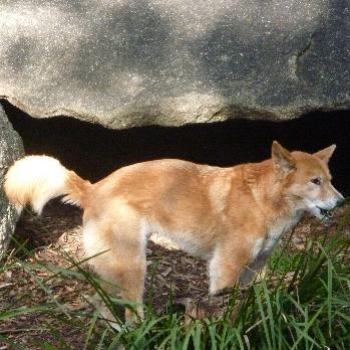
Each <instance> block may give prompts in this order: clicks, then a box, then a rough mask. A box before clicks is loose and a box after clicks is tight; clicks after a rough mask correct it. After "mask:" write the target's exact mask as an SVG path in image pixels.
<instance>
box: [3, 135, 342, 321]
mask: <svg viewBox="0 0 350 350" xmlns="http://www.w3.org/2000/svg"><path fill="white" fill-rule="evenodd" d="M334 148H335V146H331V147H328V148H326V149H325V150H322V151H320V152H318V153H316V154H314V155H312V154H308V153H303V152H289V151H287V150H286V149H284V148H283V147H282V146H281V145H279V144H278V143H277V142H274V143H273V145H272V158H271V159H269V160H266V161H263V162H260V163H251V164H242V165H237V166H234V167H230V168H220V167H212V166H207V165H198V164H194V163H191V162H186V161H182V160H174V159H168V160H167V159H165V160H157V161H151V162H145V163H138V164H134V165H131V166H128V167H124V168H122V169H119V170H117V171H116V172H114V173H112V174H111V175H109V176H107V177H106V178H104V179H103V180H101V181H99V182H97V183H95V184H93V185H91V184H90V183H88V182H86V181H84V180H82V179H81V178H79V177H78V176H77V175H76V174H75V173H74V172H70V171H68V170H66V169H65V168H63V167H62V166H61V165H60V166H59V167H58V168H57V172H58V173H59V174H61V175H60V176H61V177H62V176H63V177H66V178H65V179H64V181H63V183H64V185H61V180H60V176H57V177H58V180H57V181H56V183H57V184H58V188H57V189H56V190H55V191H54V193H55V194H56V195H57V192H58V191H61V193H59V194H66V195H68V199H69V200H70V201H71V202H73V203H76V204H78V205H80V206H81V207H83V208H84V217H83V223H84V227H83V231H84V246H85V249H86V253H87V255H88V256H94V257H93V258H92V259H91V260H90V262H91V264H92V266H93V267H94V268H95V270H96V271H97V272H98V273H99V274H100V275H101V276H102V277H103V278H104V279H106V280H108V281H111V282H113V283H115V284H117V285H119V286H120V290H119V292H120V294H121V296H122V297H123V298H125V299H127V300H130V301H133V302H135V303H138V304H139V305H141V303H142V296H143V288H144V287H143V286H144V279H145V272H146V257H145V247H146V243H147V238H148V237H149V236H150V235H151V234H152V233H157V234H158V235H160V236H164V237H166V238H167V239H170V240H172V241H173V242H175V243H176V244H177V245H178V246H179V247H180V248H182V249H183V250H185V251H186V252H188V253H190V254H193V255H195V256H199V257H202V258H204V259H206V260H208V262H209V277H210V293H212V294H216V293H218V292H220V291H222V290H223V289H225V288H228V287H231V286H233V285H234V283H236V282H237V281H238V279H239V278H240V280H241V283H248V282H249V281H250V280H251V278H252V276H253V271H254V270H258V269H260V268H261V267H262V266H263V265H264V263H265V261H266V259H267V257H268V256H269V255H270V253H271V251H272V249H273V247H274V245H275V244H276V242H277V241H278V239H279V238H280V236H281V235H282V234H283V233H284V232H285V231H286V230H288V229H289V228H291V227H292V226H294V225H295V224H296V223H297V222H298V221H299V219H300V218H301V216H302V215H303V213H304V212H307V211H308V212H311V213H312V214H314V215H316V216H317V217H319V218H321V217H322V211H321V210H320V208H323V209H332V208H334V207H335V206H336V205H337V204H338V203H339V202H340V201H342V199H343V197H342V196H341V194H340V193H339V192H337V191H336V190H335V189H334V187H333V186H332V185H331V182H330V180H331V177H330V173H329V170H328V166H327V162H328V160H329V158H330V157H331V155H332V153H333V151H334ZM46 158H47V157H46ZM46 158H45V159H46ZM24 159H28V158H24ZM46 161H47V159H46ZM20 162H23V160H22V161H19V162H17V163H15V165H14V166H13V167H12V168H11V169H10V170H9V173H8V175H7V178H6V183H5V190H6V193H7V195H8V197H9V199H10V200H11V201H12V202H13V203H17V204H18V203H20V204H21V205H24V204H26V203H28V202H29V203H34V204H35V201H36V200H37V198H36V191H37V190H36V189H37V186H40V184H38V181H37V180H35V179H34V178H33V179H32V180H30V181H28V179H27V181H26V187H25V186H23V185H22V184H21V182H20V181H17V180H16V181H15V180H14V179H15V178H16V179H21V178H22V177H21V176H17V175H16V176H15V175H14V174H16V172H17V173H18V172H20V166H19V165H18V164H20ZM55 166H57V164H56V165H55ZM15 170H16V171H15ZM315 178H319V179H320V184H319V185H318V184H315V183H313V182H312V181H315V180H314V179H315ZM45 181H47V180H45ZM31 184H32V186H31ZM51 197H52V196H51V194H50V195H49V196H48V198H49V199H50V198H51ZM39 202H40V200H39ZM34 206H35V205H34ZM39 209H40V206H39ZM99 253H101V254H99ZM96 254H97V256H96ZM98 254H99V255H98ZM138 312H139V314H140V315H142V308H141V307H139V308H138ZM126 317H127V318H128V317H130V314H129V313H127V314H126Z"/></svg>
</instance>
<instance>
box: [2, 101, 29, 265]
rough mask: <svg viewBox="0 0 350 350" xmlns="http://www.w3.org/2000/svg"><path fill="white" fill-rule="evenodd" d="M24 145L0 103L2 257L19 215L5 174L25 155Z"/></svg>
mask: <svg viewBox="0 0 350 350" xmlns="http://www.w3.org/2000/svg"><path fill="white" fill-rule="evenodd" d="M23 153H24V151H23V145H22V141H21V139H20V137H19V136H18V134H17V133H16V132H15V131H14V130H13V129H12V126H11V124H10V122H9V121H8V119H7V117H6V115H5V112H4V110H3V108H2V106H1V105H0V259H1V258H2V257H3V255H4V252H5V250H6V248H7V245H8V242H9V240H10V236H11V234H12V232H13V231H14V228H15V224H16V220H17V218H18V215H17V213H16V211H15V210H14V208H13V207H12V206H10V205H9V203H8V201H7V199H6V196H5V193H4V191H3V182H4V175H5V173H6V171H7V169H8V167H9V166H10V165H12V164H13V162H14V161H15V160H16V159H18V158H20V157H21V156H23Z"/></svg>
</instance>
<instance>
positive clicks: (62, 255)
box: [0, 201, 344, 350]
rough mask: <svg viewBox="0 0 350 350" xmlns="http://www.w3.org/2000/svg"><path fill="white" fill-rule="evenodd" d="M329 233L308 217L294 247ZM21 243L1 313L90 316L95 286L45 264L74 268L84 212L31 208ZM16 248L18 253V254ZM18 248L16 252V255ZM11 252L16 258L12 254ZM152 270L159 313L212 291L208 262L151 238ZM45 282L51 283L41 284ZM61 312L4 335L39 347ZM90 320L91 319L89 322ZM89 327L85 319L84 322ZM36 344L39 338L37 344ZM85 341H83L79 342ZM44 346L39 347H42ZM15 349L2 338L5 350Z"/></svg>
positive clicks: (0, 347) (71, 336) (22, 320)
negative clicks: (171, 303) (25, 309)
mask: <svg viewBox="0 0 350 350" xmlns="http://www.w3.org/2000/svg"><path fill="white" fill-rule="evenodd" d="M343 212H344V209H338V210H337V211H336V212H335V213H334V215H333V217H332V218H331V219H330V221H329V223H328V227H327V232H330V233H331V232H333V231H334V230H335V227H336V225H337V223H338V222H339V221H340V220H341V218H342V215H343ZM323 232H325V227H324V225H322V223H320V222H318V221H316V220H314V219H310V218H306V219H304V220H303V221H302V223H300V224H299V225H298V226H297V228H296V229H295V232H294V234H293V239H292V244H291V245H290V247H289V249H301V250H302V249H304V247H305V244H306V242H307V240H308V238H309V237H310V236H318V235H320V234H322V233H323ZM15 237H16V239H17V240H18V241H19V242H17V245H18V244H25V247H26V249H28V250H29V252H30V254H29V256H30V257H28V255H27V254H23V255H21V253H18V248H15V244H13V246H12V251H11V249H10V256H9V258H8V262H7V265H8V266H10V265H11V264H12V263H13V261H16V262H15V263H14V265H11V268H9V269H7V268H5V272H3V273H1V274H0V300H1V304H0V313H1V312H4V311H6V310H9V309H12V308H14V307H19V306H22V305H31V306H34V305H40V304H42V303H45V302H48V301H52V300H57V301H59V302H60V304H64V305H65V307H67V308H68V309H69V310H79V311H83V312H86V313H87V314H89V313H92V312H93V307H92V305H91V304H90V303H89V302H88V300H89V295H93V294H94V290H93V288H92V287H91V286H90V285H89V283H87V282H86V281H83V280H79V279H77V278H74V277H73V276H64V277H63V276H61V275H54V274H53V272H50V271H49V269H47V268H43V267H42V266H41V265H40V264H41V263H42V264H45V265H47V266H49V267H52V271H57V268H62V267H65V268H67V267H69V266H70V265H71V261H69V259H68V258H67V256H71V257H73V258H74V259H76V260H79V258H81V257H82V254H83V252H82V247H81V243H80V241H81V211H80V210H79V209H76V208H74V207H72V206H69V205H63V204H61V203H60V202H59V201H52V202H51V203H50V204H49V205H48V206H47V207H46V208H45V210H44V213H43V215H42V216H41V217H40V218H38V217H36V216H34V215H33V214H32V213H31V212H29V211H26V212H24V214H23V215H22V218H21V220H20V221H19V223H18V225H17V230H16V233H15ZM16 251H17V252H16ZM15 252H16V253H15ZM11 255H12V256H11ZM147 256H148V274H147V282H146V295H145V300H146V301H149V302H150V303H151V304H152V305H153V307H154V309H155V310H156V312H158V313H160V314H161V313H165V312H166V305H167V301H168V299H169V293H172V295H173V297H174V299H175V300H178V299H184V298H187V297H189V298H191V299H192V300H200V299H201V298H203V297H204V296H205V295H206V294H207V290H208V279H207V272H206V264H205V262H203V261H200V260H198V259H195V258H192V257H190V256H188V255H186V254H184V253H182V252H180V251H177V250H168V249H165V248H163V247H160V246H159V245H156V244H154V243H152V242H149V244H148V248H147ZM29 262H31V263H32V264H37V268H36V269H33V267H31V268H29V267H28V265H27V264H28V263H29ZM44 282H45V285H46V286H47V287H48V288H46V287H43V288H41V287H40V285H41V284H42V283H44ZM56 317H57V316H56V315H54V314H53V315H51V316H48V315H47V314H43V313H40V312H39V311H38V312H36V313H30V314H28V315H26V314H23V315H19V316H18V317H16V318H12V319H11V320H10V321H3V322H1V324H0V336H2V337H7V339H10V340H11V341H13V342H20V343H21V344H22V345H23V346H26V348H30V349H35V348H37V347H36V346H35V344H34V345H33V339H34V340H36V341H42V340H47V341H51V340H52V335H50V333H51V332H50V331H48V330H49V329H50V326H51V327H55V325H56V323H57V321H58V319H57V318H56ZM86 322H87V321H86ZM82 324H83V325H84V321H82ZM59 325H60V326H59V327H60V329H59V332H60V334H61V335H63V337H64V338H65V339H67V342H68V343H69V344H70V345H71V346H72V347H73V348H80V346H81V342H82V341H83V339H84V337H85V335H86V329H87V328H86V327H85V329H84V328H80V329H79V328H75V327H71V326H70V325H69V324H67V326H64V322H63V323H62V322H60V323H59ZM34 343H35V342H34ZM79 344H80V345H79ZM38 348H39V347H38ZM5 349H12V348H11V347H9V346H8V345H5V343H2V342H1V340H0V350H5Z"/></svg>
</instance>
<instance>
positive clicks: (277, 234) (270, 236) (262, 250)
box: [252, 215, 300, 259]
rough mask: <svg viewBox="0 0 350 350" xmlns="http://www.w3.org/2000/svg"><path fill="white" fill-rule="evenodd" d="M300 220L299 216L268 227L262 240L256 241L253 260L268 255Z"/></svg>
mask: <svg viewBox="0 0 350 350" xmlns="http://www.w3.org/2000/svg"><path fill="white" fill-rule="evenodd" d="M299 220H300V215H295V216H294V217H292V218H290V219H289V220H280V221H277V222H276V223H274V224H273V225H271V226H270V228H269V230H268V231H267V233H266V235H265V237H264V238H259V239H257V240H256V243H255V247H254V249H253V254H252V255H253V259H255V258H258V257H259V256H265V255H270V253H271V251H272V250H273V248H274V247H275V245H276V243H277V242H278V241H279V239H280V238H281V237H282V236H283V235H284V234H285V233H286V232H287V231H288V230H290V229H291V228H292V227H294V226H295V225H296V224H297V223H298V221H299Z"/></svg>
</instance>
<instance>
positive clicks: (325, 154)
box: [313, 145, 337, 164]
mask: <svg viewBox="0 0 350 350" xmlns="http://www.w3.org/2000/svg"><path fill="white" fill-rule="evenodd" d="M336 147H337V145H331V146H328V147H326V148H324V149H322V150H321V151H318V152H316V153H314V154H313V155H314V156H315V157H317V158H318V159H321V160H322V161H324V162H325V163H326V164H328V162H329V160H330V159H331V157H332V155H333V153H334V151H335V149H336Z"/></svg>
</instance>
